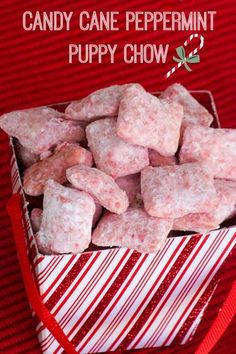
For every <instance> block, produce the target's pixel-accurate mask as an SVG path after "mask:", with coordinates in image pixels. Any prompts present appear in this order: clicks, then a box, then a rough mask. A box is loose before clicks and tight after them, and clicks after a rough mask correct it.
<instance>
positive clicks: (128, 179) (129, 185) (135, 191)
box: [116, 173, 143, 207]
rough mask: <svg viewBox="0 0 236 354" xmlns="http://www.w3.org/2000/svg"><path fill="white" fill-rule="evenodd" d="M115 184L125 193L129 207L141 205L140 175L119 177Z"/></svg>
mask: <svg viewBox="0 0 236 354" xmlns="http://www.w3.org/2000/svg"><path fill="white" fill-rule="evenodd" d="M116 183H117V184H118V186H119V187H120V188H121V189H123V190H124V191H125V192H126V194H127V196H128V199H129V205H130V206H132V207H141V206H142V204H143V203H142V197H141V186H140V173H136V174H134V175H128V176H123V177H119V178H117V179H116Z"/></svg>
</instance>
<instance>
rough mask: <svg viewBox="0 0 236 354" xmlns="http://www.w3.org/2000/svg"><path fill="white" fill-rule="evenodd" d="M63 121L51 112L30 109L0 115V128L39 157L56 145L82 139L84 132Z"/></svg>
mask: <svg viewBox="0 0 236 354" xmlns="http://www.w3.org/2000/svg"><path fill="white" fill-rule="evenodd" d="M63 118H64V115H63V113H60V112H58V111H56V110H54V109H52V108H48V107H39V108H32V109H26V110H23V111H15V112H11V113H7V114H4V115H2V116H1V117H0V128H2V129H3V130H4V131H5V132H6V133H7V134H9V135H11V136H14V137H16V138H17V139H18V140H19V141H20V143H21V144H22V145H23V146H24V147H25V148H27V149H28V150H29V151H31V152H32V153H34V154H37V155H40V154H42V153H45V152H46V151H48V150H49V149H50V148H51V147H54V146H55V145H57V144H59V143H62V142H70V143H72V142H78V141H81V140H83V139H84V130H83V129H82V128H81V127H80V126H79V125H78V124H77V123H75V122H72V121H67V120H64V119H63Z"/></svg>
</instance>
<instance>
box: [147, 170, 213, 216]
mask: <svg viewBox="0 0 236 354" xmlns="http://www.w3.org/2000/svg"><path fill="white" fill-rule="evenodd" d="M141 192H142V197H143V201H144V207H145V209H146V211H147V212H148V214H150V215H151V216H156V217H159V218H173V219H175V218H178V217H181V216H184V215H186V214H189V213H198V212H199V213H200V212H207V211H209V210H211V209H212V208H213V207H214V206H215V203H216V190H215V187H214V181H213V177H212V175H211V173H210V172H209V171H208V170H207V169H206V168H205V167H204V166H202V165H201V164H198V163H193V164H190V163H189V164H184V165H176V166H163V167H151V166H149V167H146V168H145V169H144V170H143V171H142V172H141Z"/></svg>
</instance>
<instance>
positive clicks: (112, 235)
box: [92, 208, 173, 253]
mask: <svg viewBox="0 0 236 354" xmlns="http://www.w3.org/2000/svg"><path fill="white" fill-rule="evenodd" d="M172 225H173V221H172V220H170V219H159V218H153V217H151V216H149V215H148V214H147V213H146V211H145V210H143V209H141V208H129V209H128V210H127V211H126V212H125V213H124V214H122V215H116V214H112V213H109V212H106V213H105V214H104V216H103V217H102V219H101V220H100V222H99V223H98V226H97V227H96V229H95V230H94V232H93V234H92V242H93V243H94V244H95V245H98V246H110V247H111V246H120V247H128V248H131V249H135V250H137V251H139V252H146V253H153V252H157V251H158V250H159V249H160V248H161V247H162V246H163V243H164V242H165V240H166V237H167V235H168V233H169V232H170V230H171V228H172Z"/></svg>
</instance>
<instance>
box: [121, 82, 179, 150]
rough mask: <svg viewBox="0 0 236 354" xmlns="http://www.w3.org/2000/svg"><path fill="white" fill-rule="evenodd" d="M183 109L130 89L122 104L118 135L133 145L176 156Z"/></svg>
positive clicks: (140, 88) (137, 88)
mask: <svg viewBox="0 0 236 354" xmlns="http://www.w3.org/2000/svg"><path fill="white" fill-rule="evenodd" d="M182 119H183V108H182V106H181V105H179V104H178V103H175V102H167V101H165V100H160V99H159V98H157V97H155V96H153V95H151V94H150V93H147V92H146V91H144V89H143V88H142V87H139V86H135V85H132V86H129V87H128V88H127V89H126V90H125V92H124V94H123V96H122V98H121V102H120V108H119V114H118V118H117V135H118V136H119V137H120V138H121V139H124V140H125V141H126V142H128V143H130V144H136V145H140V146H144V147H148V148H151V149H154V150H156V151H158V152H159V153H160V154H161V155H163V156H172V155H174V154H175V153H176V151H177V149H178V144H179V137H180V127H181V123H182Z"/></svg>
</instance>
